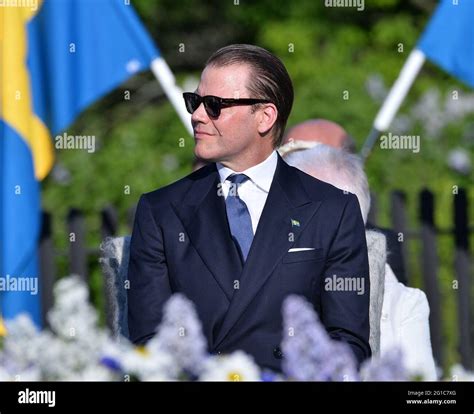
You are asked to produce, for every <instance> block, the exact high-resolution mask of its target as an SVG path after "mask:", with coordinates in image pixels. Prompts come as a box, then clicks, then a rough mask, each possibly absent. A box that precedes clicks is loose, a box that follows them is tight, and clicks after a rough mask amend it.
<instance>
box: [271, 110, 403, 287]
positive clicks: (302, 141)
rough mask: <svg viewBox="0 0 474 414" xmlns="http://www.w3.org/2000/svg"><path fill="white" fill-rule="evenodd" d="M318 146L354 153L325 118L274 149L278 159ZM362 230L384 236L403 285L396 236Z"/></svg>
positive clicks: (296, 129)
mask: <svg viewBox="0 0 474 414" xmlns="http://www.w3.org/2000/svg"><path fill="white" fill-rule="evenodd" d="M318 144H325V145H328V146H330V147H334V148H338V149H342V150H344V151H347V152H349V153H352V154H354V153H355V152H356V146H355V142H354V139H353V138H352V137H351V136H350V135H349V134H348V133H347V132H346V130H345V129H344V128H343V127H342V126H341V125H339V124H336V123H335V122H332V121H329V120H327V119H310V120H308V121H304V122H301V123H299V124H296V125H294V126H292V127H291V128H289V129H288V131H287V132H286V134H285V136H284V138H283V145H282V146H281V147H280V148H279V149H278V152H279V153H280V155H281V156H282V157H286V156H287V155H288V154H290V153H292V152H295V151H302V150H305V149H308V148H312V147H314V146H316V145H318ZM366 228H367V229H369V230H378V231H380V232H382V233H383V234H384V235H385V237H386V239H387V250H388V254H387V262H388V263H389V265H390V267H391V268H392V270H393V272H394V273H395V275H396V276H397V279H398V281H399V282H401V283H403V284H404V285H407V284H408V281H407V277H406V273H405V265H404V263H403V256H402V251H401V247H400V243H399V242H398V236H397V234H396V233H395V232H394V231H393V230H390V229H385V228H380V227H377V226H375V225H373V224H372V223H369V222H368V223H367V225H366Z"/></svg>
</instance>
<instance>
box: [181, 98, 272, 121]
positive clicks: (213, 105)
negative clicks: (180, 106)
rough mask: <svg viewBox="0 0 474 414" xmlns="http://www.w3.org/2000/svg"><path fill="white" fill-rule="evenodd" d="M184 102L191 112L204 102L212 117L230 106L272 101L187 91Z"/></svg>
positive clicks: (216, 116)
mask: <svg viewBox="0 0 474 414" xmlns="http://www.w3.org/2000/svg"><path fill="white" fill-rule="evenodd" d="M183 98H184V103H185V104H186V109H187V110H188V112H189V113H190V114H192V113H194V111H195V110H196V109H198V108H199V105H201V103H202V102H204V109H205V110H206V112H207V114H208V115H209V116H210V117H212V118H218V117H219V115H220V114H221V109H222V108H226V107H229V106H236V105H255V104H258V103H270V101H267V100H265V99H250V98H243V99H231V98H219V97H218V96H212V95H207V96H200V95H198V94H197V93H192V92H185V93H183Z"/></svg>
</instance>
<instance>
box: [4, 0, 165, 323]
mask: <svg viewBox="0 0 474 414" xmlns="http://www.w3.org/2000/svg"><path fill="white" fill-rule="evenodd" d="M0 5H1V7H0V277H1V279H0V305H1V313H2V314H3V317H4V318H5V319H8V318H12V317H14V316H15V315H17V314H18V313H20V312H27V313H29V314H30V316H31V317H32V318H33V320H34V321H35V322H36V323H37V324H38V325H41V312H40V299H39V298H40V294H39V290H38V289H36V291H34V290H33V289H29V288H28V289H25V288H21V286H23V287H24V286H34V285H35V284H34V283H32V282H31V281H36V282H38V260H37V243H38V238H39V233H40V226H41V223H40V184H39V182H40V181H41V180H42V179H43V178H44V177H46V175H47V174H48V173H49V171H50V170H51V168H52V165H53V161H54V153H53V146H52V140H51V136H52V135H56V134H58V133H59V132H61V131H62V130H63V129H64V128H66V127H67V126H68V125H69V124H70V123H71V122H73V120H74V119H75V117H76V116H77V115H78V114H79V113H80V112H81V111H82V110H83V109H84V108H86V107H87V106H88V105H90V104H91V103H92V102H93V101H95V100H96V99H98V98H99V97H101V96H103V95H104V94H105V93H107V92H109V91H110V90H112V89H113V88H115V87H116V86H117V85H118V84H120V83H122V82H123V81H125V80H126V79H127V78H128V77H129V76H130V75H132V74H134V73H136V72H138V71H141V70H145V69H147V68H148V67H149V66H150V63H151V61H152V60H153V59H154V58H156V57H158V56H159V51H158V50H157V49H156V47H155V46H154V44H153V42H152V40H151V39H150V37H149V35H148V34H147V32H146V30H145V29H144V27H143V26H142V24H141V23H140V21H139V19H138V17H137V15H136V14H135V12H134V11H133V8H132V6H131V5H130V4H129V2H128V1H124V0H100V1H96V0H44V1H41V0H19V1H16V0H15V1H12V0H0ZM14 279H15V280H14ZM20 279H23V280H27V281H29V282H31V283H13V284H12V283H11V281H16V280H20ZM38 285H39V284H38Z"/></svg>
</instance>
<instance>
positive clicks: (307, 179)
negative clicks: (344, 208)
mask: <svg viewBox="0 0 474 414" xmlns="http://www.w3.org/2000/svg"><path fill="white" fill-rule="evenodd" d="M289 168H291V169H292V170H293V171H294V173H296V175H297V176H298V178H299V180H300V181H301V184H302V185H303V187H304V189H305V191H306V193H307V194H308V196H309V197H310V198H311V199H312V200H314V201H331V200H333V201H336V202H338V203H340V202H341V200H345V201H347V198H348V197H347V195H348V194H351V193H348V192H347V191H344V190H341V189H340V188H337V187H335V186H333V185H332V184H329V183H327V182H325V181H321V180H319V179H317V178H315V177H313V176H311V175H309V174H306V173H305V172H303V171H301V170H299V169H298V168H295V167H292V166H289Z"/></svg>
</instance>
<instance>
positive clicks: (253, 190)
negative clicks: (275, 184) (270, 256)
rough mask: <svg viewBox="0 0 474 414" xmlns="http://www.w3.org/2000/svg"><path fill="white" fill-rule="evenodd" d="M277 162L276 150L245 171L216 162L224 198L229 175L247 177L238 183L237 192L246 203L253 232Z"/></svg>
mask: <svg viewBox="0 0 474 414" xmlns="http://www.w3.org/2000/svg"><path fill="white" fill-rule="evenodd" d="M277 162H278V156H277V153H276V151H273V152H272V153H271V154H270V155H269V156H268V158H267V159H266V160H265V161H263V162H261V163H260V164H257V165H254V166H253V167H250V168H249V169H247V170H245V171H239V172H237V171H233V170H231V169H230V168H227V167H224V166H223V165H222V164H220V163H216V165H217V170H218V171H219V176H220V180H221V185H222V193H223V195H224V197H225V198H227V195H228V194H229V189H230V186H231V183H230V181H227V177H229V175H231V174H245V175H246V176H247V177H249V180H247V181H245V182H244V183H242V184H241V185H239V188H238V194H239V197H240V198H241V199H242V201H244V203H245V204H247V208H248V210H249V213H250V219H251V220H252V230H253V234H255V232H256V231H257V226H258V222H259V220H260V216H261V215H262V211H263V207H264V206H265V202H266V201H267V196H268V192H269V191H270V186H271V185H272V181H273V176H274V175H275V171H276V166H277Z"/></svg>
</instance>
